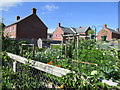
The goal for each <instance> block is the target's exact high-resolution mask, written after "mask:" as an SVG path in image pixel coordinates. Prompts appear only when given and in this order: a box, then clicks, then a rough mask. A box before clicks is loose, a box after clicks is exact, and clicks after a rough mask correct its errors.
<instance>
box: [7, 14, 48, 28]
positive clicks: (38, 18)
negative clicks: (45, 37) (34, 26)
mask: <svg viewBox="0 0 120 90" xmlns="http://www.w3.org/2000/svg"><path fill="white" fill-rule="evenodd" d="M32 15H35V16H37V15H36V14H30V15H28V16H26V17H24V18H22V19H19V20H17V21H16V22H14V23H12V24H10V25H8V26H6V27H9V26H11V25H14V24H17V23H19V22H21V21H23V20H25V19H27V18H28V17H30V16H32ZM37 18H38V19H39V20H40V18H39V17H38V16H37ZM40 21H41V20H40ZM41 23H42V24H44V23H43V22H42V21H41ZM44 26H45V27H46V28H47V26H46V25H45V24H44Z"/></svg>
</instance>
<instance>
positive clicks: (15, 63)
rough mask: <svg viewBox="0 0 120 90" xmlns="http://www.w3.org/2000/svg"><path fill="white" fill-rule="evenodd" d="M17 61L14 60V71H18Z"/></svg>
mask: <svg viewBox="0 0 120 90" xmlns="http://www.w3.org/2000/svg"><path fill="white" fill-rule="evenodd" d="M16 66H17V61H14V62H13V72H16Z"/></svg>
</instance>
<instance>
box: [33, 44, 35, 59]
mask: <svg viewBox="0 0 120 90" xmlns="http://www.w3.org/2000/svg"><path fill="white" fill-rule="evenodd" d="M34 57H35V44H33V59H34Z"/></svg>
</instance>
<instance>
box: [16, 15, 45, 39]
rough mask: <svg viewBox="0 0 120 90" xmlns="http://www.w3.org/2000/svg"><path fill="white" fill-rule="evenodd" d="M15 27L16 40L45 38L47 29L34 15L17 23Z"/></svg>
mask: <svg viewBox="0 0 120 90" xmlns="http://www.w3.org/2000/svg"><path fill="white" fill-rule="evenodd" d="M17 26H18V27H17V38H28V39H38V38H47V27H46V26H45V25H44V23H43V22H42V21H41V20H40V19H39V18H38V17H37V16H36V15H35V14H33V15H31V16H29V18H26V19H25V20H23V21H22V22H19V23H18V25H17Z"/></svg>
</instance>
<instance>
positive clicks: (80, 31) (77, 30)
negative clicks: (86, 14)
mask: <svg viewBox="0 0 120 90" xmlns="http://www.w3.org/2000/svg"><path fill="white" fill-rule="evenodd" d="M88 28H89V27H82V28H77V29H76V32H77V33H85V32H86V31H87V30H88Z"/></svg>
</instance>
